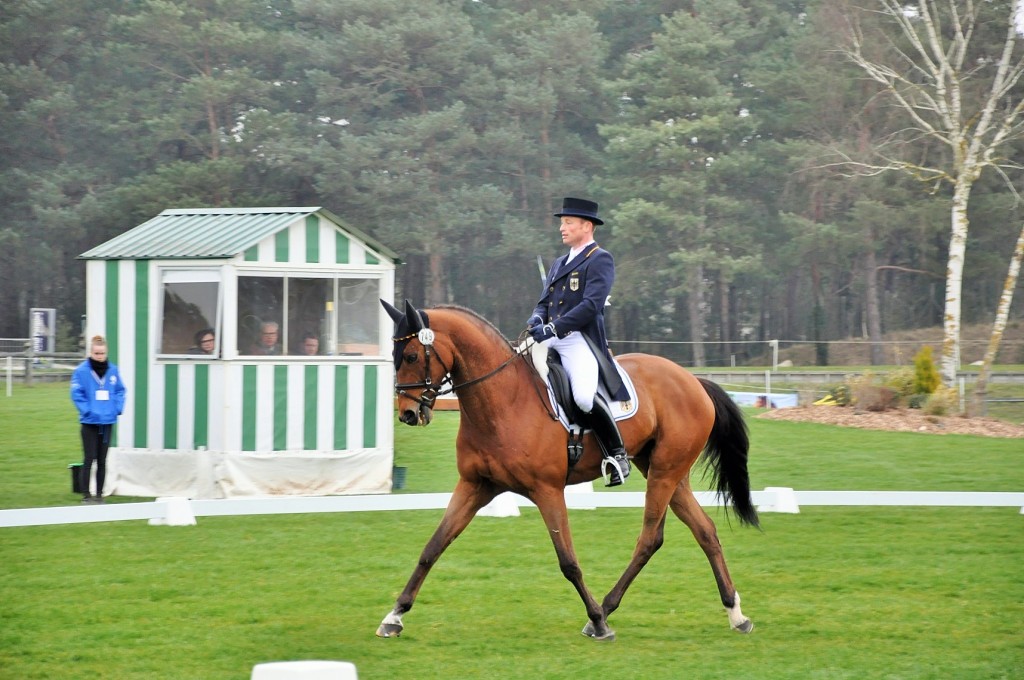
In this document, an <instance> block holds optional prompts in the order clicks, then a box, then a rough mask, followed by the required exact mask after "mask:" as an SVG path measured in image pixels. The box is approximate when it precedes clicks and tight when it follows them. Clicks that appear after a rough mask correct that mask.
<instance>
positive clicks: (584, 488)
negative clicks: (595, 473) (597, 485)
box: [565, 482, 597, 510]
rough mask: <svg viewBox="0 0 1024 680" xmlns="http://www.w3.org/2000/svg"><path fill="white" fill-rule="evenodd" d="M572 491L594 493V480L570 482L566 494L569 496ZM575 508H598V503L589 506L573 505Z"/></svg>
mask: <svg viewBox="0 0 1024 680" xmlns="http://www.w3.org/2000/svg"><path fill="white" fill-rule="evenodd" d="M571 493H594V483H593V482H580V483H579V484H570V485H569V486H567V487H565V494H566V496H568V495H569V494H571ZM573 509H575V510H597V506H596V505H588V506H573Z"/></svg>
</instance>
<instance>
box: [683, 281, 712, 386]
mask: <svg viewBox="0 0 1024 680" xmlns="http://www.w3.org/2000/svg"><path fill="white" fill-rule="evenodd" d="M703 279H704V274H703V267H701V266H700V265H694V266H693V267H691V268H690V285H689V286H688V288H689V289H690V292H689V293H688V294H687V296H686V309H687V312H688V316H689V318H690V341H691V342H693V365H694V366H696V367H703V366H706V365H707V359H706V357H705V355H704V315H703V314H702V313H701V311H700V303H701V298H702V297H703V296H702V295H701V286H702V285H703Z"/></svg>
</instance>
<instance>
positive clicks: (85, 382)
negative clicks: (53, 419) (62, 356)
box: [71, 335, 125, 503]
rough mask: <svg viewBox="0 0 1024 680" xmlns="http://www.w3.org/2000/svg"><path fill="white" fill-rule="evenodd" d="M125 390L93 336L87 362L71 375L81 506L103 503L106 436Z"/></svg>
mask: <svg viewBox="0 0 1024 680" xmlns="http://www.w3.org/2000/svg"><path fill="white" fill-rule="evenodd" d="M124 396H125V387H124V381H122V380H121V373H120V372H119V371H118V370H117V366H115V365H114V364H112V363H110V362H109V361H107V341H106V340H104V339H103V336H102V335H96V336H93V338H92V341H91V342H90V343H89V358H88V359H86V360H85V361H83V362H82V363H80V364H79V365H78V367H77V368H75V372H74V373H72V374H71V401H73V402H74V403H75V406H76V407H77V408H78V421H79V422H80V423H81V424H82V451H83V452H84V457H83V460H82V470H81V475H82V478H81V483H82V502H83V503H102V502H103V482H104V479H105V478H106V476H107V450H108V449H109V448H110V432H111V430H112V429H113V427H114V423H116V422H117V417H118V416H119V415H121V411H123V410H124ZM93 461H95V462H96V495H95V496H93V495H91V494H90V493H89V481H90V479H91V477H92V464H93Z"/></svg>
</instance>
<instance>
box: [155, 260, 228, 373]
mask: <svg viewBox="0 0 1024 680" xmlns="http://www.w3.org/2000/svg"><path fill="white" fill-rule="evenodd" d="M161 274H162V276H161V278H162V283H163V301H162V303H163V309H162V314H161V319H160V320H161V324H160V347H159V348H158V350H157V352H158V354H165V355H166V354H176V355H181V354H185V355H189V356H195V357H197V358H201V357H206V358H211V359H212V358H216V357H217V356H218V354H219V348H220V342H219V338H220V333H219V332H217V331H218V328H219V319H220V273H219V272H217V271H210V270H177V269H169V270H164V271H162V272H161ZM211 340H212V342H211Z"/></svg>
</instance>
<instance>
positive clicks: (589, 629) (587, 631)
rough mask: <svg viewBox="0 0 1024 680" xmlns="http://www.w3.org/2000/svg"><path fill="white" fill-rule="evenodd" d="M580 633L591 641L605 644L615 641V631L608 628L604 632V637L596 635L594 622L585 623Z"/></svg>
mask: <svg viewBox="0 0 1024 680" xmlns="http://www.w3.org/2000/svg"><path fill="white" fill-rule="evenodd" d="M580 632H581V633H583V634H584V635H586V636H587V637H588V638H591V639H593V640H599V641H607V642H611V641H613V640H615V631H614V630H612V629H611V628H609V629H608V630H607V631H606V632H605V634H604V635H598V634H597V629H596V628H594V622H593V621H587V625H585V626H583V630H582V631H580Z"/></svg>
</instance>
